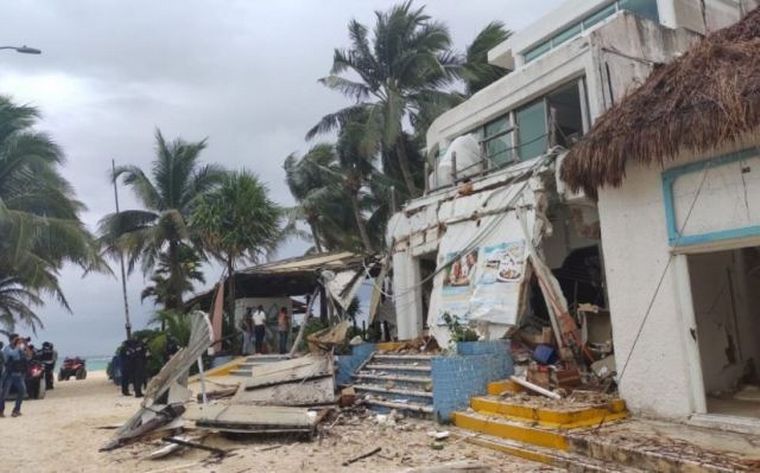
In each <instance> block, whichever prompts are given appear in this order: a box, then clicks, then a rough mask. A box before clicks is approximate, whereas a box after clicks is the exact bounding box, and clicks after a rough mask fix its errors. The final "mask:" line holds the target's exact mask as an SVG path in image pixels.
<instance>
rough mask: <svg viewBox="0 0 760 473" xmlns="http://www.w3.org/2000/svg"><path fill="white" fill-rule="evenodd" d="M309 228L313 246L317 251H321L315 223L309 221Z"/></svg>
mask: <svg viewBox="0 0 760 473" xmlns="http://www.w3.org/2000/svg"><path fill="white" fill-rule="evenodd" d="M309 229H310V230H311V237H312V238H313V239H314V248H315V249H316V250H317V253H322V243H320V241H319V232H318V231H317V226H316V224H314V222H312V221H309Z"/></svg>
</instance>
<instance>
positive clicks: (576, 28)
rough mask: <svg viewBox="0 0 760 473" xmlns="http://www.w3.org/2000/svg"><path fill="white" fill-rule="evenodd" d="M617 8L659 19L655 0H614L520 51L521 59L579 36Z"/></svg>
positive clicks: (533, 55) (546, 50) (531, 56)
mask: <svg viewBox="0 0 760 473" xmlns="http://www.w3.org/2000/svg"><path fill="white" fill-rule="evenodd" d="M619 10H627V11H630V12H633V13H635V14H637V15H639V16H641V17H644V18H648V19H650V20H652V21H659V20H660V16H659V12H658V11H657V0H616V1H614V2H611V3H610V4H609V5H607V6H606V7H604V8H602V9H601V10H596V11H595V12H593V13H591V14H589V15H587V16H586V17H584V18H582V19H581V20H580V21H579V22H577V23H574V24H572V25H570V26H569V27H567V28H565V29H563V30H562V31H560V32H559V33H556V34H555V35H553V36H551V37H550V38H549V39H547V40H546V41H544V42H542V43H539V44H538V45H536V46H533V47H532V48H530V49H528V50H526V51H525V52H523V53H522V56H523V60H524V61H525V62H526V63H528V62H531V61H533V60H534V59H536V58H538V57H539V56H543V55H544V54H546V53H547V52H549V51H551V50H552V49H553V48H556V47H558V46H560V45H561V44H563V43H566V42H567V41H569V40H571V39H573V38H575V37H577V36H580V35H581V33H583V32H584V31H586V30H588V29H589V28H591V27H593V26H594V25H596V24H597V23H599V22H601V21H602V20H605V19H607V18H608V17H610V16H612V14H613V13H615V12H616V11H619Z"/></svg>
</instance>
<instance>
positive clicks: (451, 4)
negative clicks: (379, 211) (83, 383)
mask: <svg viewBox="0 0 760 473" xmlns="http://www.w3.org/2000/svg"><path fill="white" fill-rule="evenodd" d="M423 3H425V2H418V4H420V5H421V4H423ZM426 3H427V5H428V6H427V11H428V13H430V14H431V15H432V16H433V17H435V18H436V19H438V20H440V21H444V22H445V23H447V24H448V25H449V28H450V29H451V33H452V37H453V40H454V44H455V45H456V47H457V48H458V49H460V50H462V49H463V48H464V46H465V45H466V44H467V43H469V42H470V41H471V40H472V39H473V37H474V36H475V34H476V33H477V31H478V30H479V29H480V28H482V27H483V26H485V25H486V24H487V23H488V22H490V21H492V20H501V21H503V22H505V23H506V24H507V26H508V27H509V28H511V29H512V30H519V29H520V28H522V27H524V26H525V25H527V24H529V23H530V22H531V21H534V20H536V19H537V18H538V17H539V16H541V15H542V14H543V13H545V12H546V11H548V10H550V9H551V8H553V7H554V6H556V5H557V4H559V3H560V0H468V1H462V0H428V1H427V2H426ZM393 4H394V2H391V1H382V0H373V1H370V0H342V1H338V0H319V1H317V0H311V1H306V0H302V1H296V0H280V1H254V0H248V1H235V0H213V1H212V0H163V1H155V0H130V1H124V0H120V1H117V0H58V1H48V2H40V1H38V0H13V1H5V2H3V3H2V5H0V46H4V45H22V44H26V45H29V46H32V47H36V48H40V49H42V50H43V54H42V55H40V56H32V55H22V54H16V53H14V52H11V51H0V94H4V95H9V96H11V97H13V98H15V99H16V100H17V101H19V102H23V103H29V104H33V105H35V106H37V107H39V109H40V110H41V111H42V113H43V120H42V122H41V124H40V128H42V129H44V130H46V131H48V132H49V133H50V134H51V135H52V136H53V137H54V139H55V140H56V141H57V142H58V143H59V144H60V145H62V146H63V149H64V150H65V152H66V155H67V157H68V162H67V165H66V168H65V169H64V170H63V173H64V175H65V176H66V177H67V178H68V179H69V180H70V181H71V182H72V183H73V184H74V187H75V188H76V191H77V195H78V197H79V198H80V199H81V200H82V201H84V202H85V204H86V205H87V206H88V208H89V210H88V212H86V213H85V214H84V216H83V217H84V220H85V221H86V223H87V224H88V225H89V226H90V227H91V228H93V229H94V228H95V224H96V222H97V221H98V220H99V219H100V218H101V217H102V216H103V215H104V214H106V213H108V212H111V211H112V210H113V194H112V189H111V188H110V187H109V182H108V179H107V177H106V174H107V170H108V168H109V166H110V160H111V159H112V158H113V159H116V160H117V162H118V163H130V164H137V165H139V166H142V167H143V168H145V169H147V166H148V164H149V162H150V161H151V159H152V158H153V134H154V131H155V129H156V127H158V128H160V129H161V130H162V131H163V133H164V134H165V136H167V137H168V138H174V137H176V136H182V137H183V138H185V139H188V140H199V139H202V138H205V137H208V139H209V143H208V144H209V146H208V149H207V150H206V151H205V152H204V155H203V156H204V159H205V160H206V161H208V162H216V163H221V164H223V165H225V166H227V167H229V168H240V167H246V168H249V169H251V170H253V171H255V172H256V173H258V174H259V176H260V177H261V178H262V179H263V180H264V181H265V182H267V183H268V185H269V188H270V189H271V192H272V195H273V197H274V199H275V200H277V201H278V202H280V203H282V204H285V205H288V204H291V203H292V201H291V198H290V195H289V193H288V191H287V188H286V186H285V183H284V172H283V170H282V161H283V159H284V158H285V156H287V155H288V154H289V153H291V152H294V151H299V152H301V151H303V150H304V149H305V148H306V147H307V146H308V145H307V144H306V143H305V142H304V139H303V136H304V133H305V131H306V130H307V129H308V128H310V127H311V126H312V125H313V124H314V123H315V122H316V121H317V120H318V119H319V118H320V117H321V116H322V115H323V114H325V113H328V112H331V111H334V110H336V109H338V108H339V107H342V106H345V105H346V103H347V102H346V100H345V99H344V98H343V97H341V96H340V95H339V94H337V93H335V92H332V91H330V90H328V89H326V88H324V87H322V86H321V85H319V84H317V82H316V79H318V78H319V77H322V76H324V75H325V74H326V73H327V71H328V70H329V68H330V64H331V59H332V50H333V48H335V47H343V46H346V45H347V43H348V41H347V34H346V24H347V23H348V21H349V20H350V19H351V18H357V19H359V20H360V21H362V22H364V23H371V22H372V18H373V11H374V10H377V9H386V8H388V7H389V6H391V5H393ZM120 197H121V200H122V208H132V207H134V205H135V201H134V199H133V198H132V196H131V195H129V192H128V190H127V189H122V190H121V195H120ZM304 248H305V245H304V244H298V243H292V244H290V245H288V247H287V248H285V249H283V250H282V251H281V254H280V256H292V255H295V254H298V253H299V252H301V251H303V249H304ZM114 267H115V268H116V267H117V266H115V265H114ZM206 278H207V280H208V281H209V283H213V282H214V281H216V280H217V279H218V278H219V274H218V273H213V274H207V275H206ZM62 283H63V289H64V291H65V293H66V296H67V297H68V299H69V301H70V303H71V306H72V309H73V314H68V313H66V312H65V311H64V310H63V309H62V308H60V307H58V306H56V305H55V304H54V303H49V304H48V305H47V306H46V307H45V308H44V309H42V310H41V315H42V317H43V321H44V323H45V329H44V330H43V331H42V332H40V333H39V334H38V340H37V342H38V343H41V341H42V340H50V341H52V342H54V343H55V344H57V346H58V348H59V352H60V353H61V355H66V354H81V355H96V354H110V353H112V351H113V349H114V348H115V346H116V345H117V344H118V343H119V342H120V340H121V339H123V336H124V329H123V316H124V315H123V306H122V299H121V297H122V296H121V291H120V283H119V281H118V280H117V279H115V278H112V277H108V276H101V275H90V276H88V277H86V278H84V279H82V278H81V270H78V269H75V268H66V269H64V271H63V273H62ZM128 284H129V288H128V292H129V302H130V310H131V312H132V316H133V326H134V327H135V328H142V327H144V326H145V323H146V321H147V320H148V318H149V316H150V315H151V313H152V311H153V307H152V306H151V304H149V303H147V302H146V303H145V304H141V303H140V300H139V294H140V291H141V290H142V287H143V285H144V280H143V277H142V274H133V275H132V276H131V277H130V279H129V281H128Z"/></svg>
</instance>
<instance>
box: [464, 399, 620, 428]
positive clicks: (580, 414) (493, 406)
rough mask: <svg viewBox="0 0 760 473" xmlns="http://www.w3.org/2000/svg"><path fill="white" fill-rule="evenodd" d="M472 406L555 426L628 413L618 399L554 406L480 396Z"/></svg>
mask: <svg viewBox="0 0 760 473" xmlns="http://www.w3.org/2000/svg"><path fill="white" fill-rule="evenodd" d="M470 406H471V407H472V408H473V409H474V410H475V411H477V412H480V413H482V414H484V415H492V416H501V417H504V418H506V419H509V420H514V421H524V422H531V423H537V424H539V425H542V426H544V427H550V428H555V429H577V428H581V427H589V426H597V425H600V424H602V423H606V422H612V421H616V420H620V419H624V418H626V417H628V411H627V410H626V407H625V401H623V400H620V399H616V400H614V401H612V402H610V403H608V404H606V405H591V404H588V405H578V406H577V407H574V408H567V407H566V408H564V409H553V408H551V407H531V406H526V405H525V404H524V403H520V402H510V401H509V398H506V399H504V398H500V397H498V396H476V397H473V398H472V399H471V400H470Z"/></svg>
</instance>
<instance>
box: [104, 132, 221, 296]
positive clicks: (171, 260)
mask: <svg viewBox="0 0 760 473" xmlns="http://www.w3.org/2000/svg"><path fill="white" fill-rule="evenodd" d="M205 148H206V140H202V141H199V142H196V143H190V142H187V141H185V140H182V139H179V138H178V139H176V140H174V141H172V142H167V141H166V140H165V139H164V137H163V135H162V134H161V131H160V130H157V131H156V159H155V160H154V161H153V163H152V168H151V173H150V174H151V177H148V175H147V174H146V173H145V172H144V171H143V170H142V169H140V168H139V167H137V166H119V167H117V168H116V170H115V171H114V173H113V175H112V179H113V180H114V181H116V180H118V179H119V178H120V177H121V178H122V179H123V182H124V184H126V185H127V186H129V187H131V189H132V191H133V192H134V194H135V197H137V199H138V200H139V201H140V203H141V204H142V206H143V207H144V210H125V211H122V212H120V213H112V214H109V215H107V216H105V217H104V218H103V219H102V220H101V221H100V235H101V241H102V242H103V244H104V245H105V247H106V250H107V251H109V252H110V253H112V254H118V253H119V252H124V253H126V255H127V262H128V269H129V271H130V272H132V271H133V269H134V267H135V264H136V263H137V262H138V260H139V261H141V264H142V270H143V273H144V274H145V275H148V274H150V273H151V271H152V270H153V268H154V267H155V266H156V265H157V264H158V262H159V261H160V258H161V257H162V256H163V257H165V262H166V267H167V269H168V273H167V274H168V281H167V287H166V290H167V292H168V293H169V294H170V295H168V296H167V298H166V303H165V308H167V309H177V308H179V307H181V305H182V293H183V292H184V291H185V290H186V287H187V283H188V275H187V272H186V271H184V268H183V262H182V257H181V251H182V250H181V248H182V245H185V244H189V245H192V246H194V247H196V248H199V246H200V243H199V241H198V240H197V239H196V238H194V236H193V235H192V232H191V230H190V228H189V226H188V219H189V217H190V214H191V213H192V211H193V210H194V208H195V206H196V205H197V204H198V202H199V200H200V199H201V197H203V195H205V194H207V193H209V192H210V191H212V190H214V189H215V188H216V187H217V186H218V185H219V184H220V183H221V181H222V179H223V177H224V176H225V175H226V171H224V170H223V169H222V168H221V167H219V166H217V165H213V164H201V163H200V153H201V151H203V150H204V149H205Z"/></svg>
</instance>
